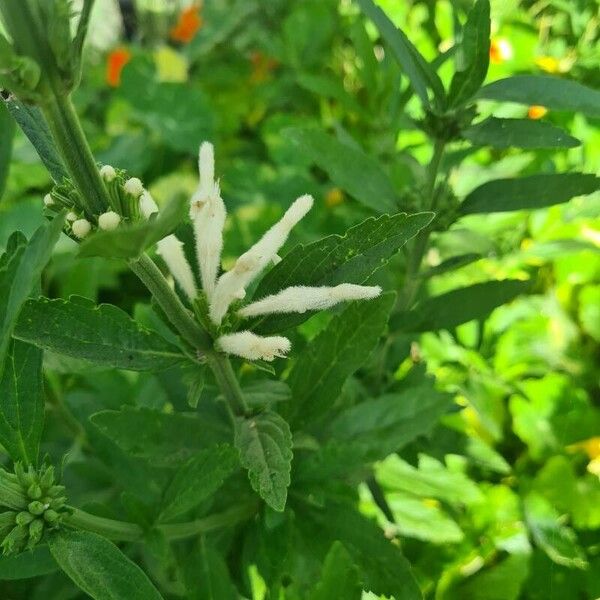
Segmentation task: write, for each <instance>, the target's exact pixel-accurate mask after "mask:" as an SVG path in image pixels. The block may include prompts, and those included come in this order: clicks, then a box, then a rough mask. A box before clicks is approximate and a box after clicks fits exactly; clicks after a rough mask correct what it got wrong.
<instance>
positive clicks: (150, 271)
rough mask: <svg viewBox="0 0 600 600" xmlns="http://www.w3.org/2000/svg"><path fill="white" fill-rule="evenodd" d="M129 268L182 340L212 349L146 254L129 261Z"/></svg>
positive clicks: (198, 348)
mask: <svg viewBox="0 0 600 600" xmlns="http://www.w3.org/2000/svg"><path fill="white" fill-rule="evenodd" d="M129 267H130V268H131V270H132V271H133V272H134V273H135V274H136V275H137V276H138V277H139V278H140V280H141V281H142V283H143V284H144V285H145V286H146V287H147V288H148V290H149V291H150V292H151V294H152V295H153V296H154V298H155V299H156V301H157V302H158V304H159V306H160V307H161V308H162V309H163V311H164V313H165V315H166V316H167V318H168V319H169V321H170V322H171V324H172V325H173V327H175V329H177V331H178V332H179V334H180V335H181V336H182V337H183V339H185V340H186V341H187V342H188V343H189V344H191V346H192V347H193V348H195V349H197V350H201V351H202V352H204V353H207V352H209V351H210V350H211V347H212V343H211V340H210V337H209V336H208V334H207V333H206V332H205V331H204V330H203V329H202V328H201V327H200V325H199V324H198V323H197V322H196V321H195V320H194V318H193V316H192V314H191V312H190V311H188V310H187V308H186V307H185V306H184V305H183V303H182V302H181V300H179V298H178V296H177V294H175V292H174V291H173V290H172V289H171V288H170V286H169V284H168V283H167V280H166V279H165V278H164V276H163V274H162V273H161V272H160V269H159V268H158V267H157V266H156V264H155V262H154V261H153V260H152V259H151V258H150V257H149V256H148V255H147V254H142V256H141V257H140V258H138V259H136V260H131V261H129Z"/></svg>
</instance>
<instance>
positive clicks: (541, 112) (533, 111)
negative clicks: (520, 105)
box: [527, 104, 548, 120]
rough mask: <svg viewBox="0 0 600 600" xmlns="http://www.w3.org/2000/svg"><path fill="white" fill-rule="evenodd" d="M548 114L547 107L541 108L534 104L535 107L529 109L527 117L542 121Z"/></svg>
mask: <svg viewBox="0 0 600 600" xmlns="http://www.w3.org/2000/svg"><path fill="white" fill-rule="evenodd" d="M547 114H548V109H547V108H546V107H545V106H540V105H538V104H534V105H533V106H530V107H529V110H528V111H527V116H528V117H529V118H530V119H534V120H535V119H541V118H542V117H545V116H546V115H547Z"/></svg>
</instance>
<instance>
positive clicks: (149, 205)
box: [139, 190, 158, 220]
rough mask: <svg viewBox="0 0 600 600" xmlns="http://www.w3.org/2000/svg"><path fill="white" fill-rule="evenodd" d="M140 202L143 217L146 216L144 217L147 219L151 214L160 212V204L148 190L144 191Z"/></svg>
mask: <svg viewBox="0 0 600 600" xmlns="http://www.w3.org/2000/svg"><path fill="white" fill-rule="evenodd" d="M139 202H140V212H141V213H142V217H144V219H146V220H147V219H149V218H150V215H153V214H154V213H157V212H158V206H157V205H156V202H155V201H154V198H153V197H152V195H151V194H150V192H149V191H148V190H144V191H143V192H142V195H141V196H140V200H139Z"/></svg>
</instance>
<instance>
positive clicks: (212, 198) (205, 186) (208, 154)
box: [190, 142, 227, 300]
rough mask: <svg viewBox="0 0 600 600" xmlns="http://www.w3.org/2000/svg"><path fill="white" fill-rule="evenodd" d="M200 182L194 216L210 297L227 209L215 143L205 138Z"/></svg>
mask: <svg viewBox="0 0 600 600" xmlns="http://www.w3.org/2000/svg"><path fill="white" fill-rule="evenodd" d="M198 170H199V172H200V184H199V186H198V189H197V190H196V192H195V194H194V195H193V196H192V200H191V206H190V217H191V219H192V221H193V224H194V237H195V239H196V256H197V258H198V265H199V266H200V276H201V278H202V287H203V289H204V292H205V293H206V296H207V298H208V299H209V300H210V299H211V298H212V295H213V291H214V289H215V283H216V279H217V275H218V273H219V266H220V264H221V250H222V249H223V227H224V225H225V217H226V216H227V211H226V210H225V204H224V202H223V199H222V198H221V194H220V190H219V185H218V183H216V182H215V179H214V177H215V158H214V149H213V146H212V144H210V143H208V142H204V143H203V144H202V145H201V146H200V151H199V153H198Z"/></svg>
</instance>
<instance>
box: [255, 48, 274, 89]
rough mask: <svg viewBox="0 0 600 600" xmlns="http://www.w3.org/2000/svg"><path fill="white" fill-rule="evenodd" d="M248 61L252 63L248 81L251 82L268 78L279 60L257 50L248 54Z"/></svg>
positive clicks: (259, 81) (258, 81) (260, 81)
mask: <svg viewBox="0 0 600 600" xmlns="http://www.w3.org/2000/svg"><path fill="white" fill-rule="evenodd" d="M250 62H251V63H252V74H251V75H250V81H251V82H252V83H262V82H263V81H266V80H267V79H268V78H269V75H270V74H271V71H273V70H274V69H275V67H277V65H278V64H279V62H278V61H277V60H275V59H274V58H271V57H270V56H266V55H265V54H263V53H262V52H260V51H259V50H256V51H255V52H252V54H251V55H250Z"/></svg>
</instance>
